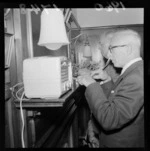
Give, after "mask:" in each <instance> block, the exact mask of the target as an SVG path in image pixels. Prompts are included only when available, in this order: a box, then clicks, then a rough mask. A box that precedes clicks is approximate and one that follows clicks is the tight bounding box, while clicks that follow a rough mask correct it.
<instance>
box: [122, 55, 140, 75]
mask: <svg viewBox="0 0 150 151" xmlns="http://www.w3.org/2000/svg"><path fill="white" fill-rule="evenodd" d="M140 60H142V58H141V57H138V58H136V59H133V60H131V61H129V62H128V63H127V64H126V65H125V66H124V67H123V68H122V71H121V74H120V75H122V74H123V73H124V72H125V70H126V69H127V68H128V67H129V66H131V65H132V64H133V63H135V62H137V61H140Z"/></svg>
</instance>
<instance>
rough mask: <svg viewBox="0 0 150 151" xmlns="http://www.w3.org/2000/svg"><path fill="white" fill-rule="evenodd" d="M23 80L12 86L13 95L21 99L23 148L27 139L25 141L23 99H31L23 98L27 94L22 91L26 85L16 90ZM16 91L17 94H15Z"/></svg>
mask: <svg viewBox="0 0 150 151" xmlns="http://www.w3.org/2000/svg"><path fill="white" fill-rule="evenodd" d="M22 84H23V82H20V83H17V84H16V85H14V86H13V87H12V88H10V90H11V93H12V96H13V97H14V98H15V99H18V100H19V101H20V116H21V122H22V128H21V143H22V148H25V141H24V128H25V122H24V114H23V107H22V101H23V100H29V99H23V97H24V96H25V92H24V91H23V92H21V90H23V89H24V86H22V87H21V88H19V89H18V90H17V91H16V90H15V89H16V87H18V86H20V85H22ZM15 91H16V92H15ZM20 92H21V93H22V94H21V97H19V93H20ZM14 93H15V95H14Z"/></svg>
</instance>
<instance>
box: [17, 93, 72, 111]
mask: <svg viewBox="0 0 150 151" xmlns="http://www.w3.org/2000/svg"><path fill="white" fill-rule="evenodd" d="M73 92H74V91H73V90H70V91H68V92H67V93H66V94H64V95H63V96H62V97H60V98H58V99H55V98H52V99H50V98H49V99H40V98H39V99H29V100H23V101H22V106H23V108H34V107H36V108H37V107H62V106H63V104H64V103H65V102H66V100H68V99H69V98H70V97H71V95H72V94H73ZM14 103H15V105H16V107H20V100H18V99H16V100H15V101H14Z"/></svg>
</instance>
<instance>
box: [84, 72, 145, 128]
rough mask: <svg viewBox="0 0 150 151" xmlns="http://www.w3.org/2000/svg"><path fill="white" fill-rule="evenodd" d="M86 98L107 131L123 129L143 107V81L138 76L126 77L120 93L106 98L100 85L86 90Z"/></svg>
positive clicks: (90, 86) (94, 85)
mask: <svg viewBox="0 0 150 151" xmlns="http://www.w3.org/2000/svg"><path fill="white" fill-rule="evenodd" d="M85 97H86V99H87V102H88V104H89V107H90V109H91V111H92V113H93V115H94V116H95V118H96V119H97V121H98V122H99V123H100V124H101V126H102V127H103V128H104V129H105V130H113V129H117V128H121V127H122V126H123V125H124V124H126V123H128V122H129V121H130V120H132V119H133V118H134V117H135V116H136V115H137V114H138V113H139V111H140V109H141V108H142V106H143V79H142V78H141V77H140V76H138V75H135V76H128V77H126V78H125V79H124V80H123V81H122V84H121V86H120V89H119V90H118V92H115V91H114V93H113V94H110V96H109V97H106V94H105V93H104V91H103V88H102V87H101V86H100V85H99V84H98V83H92V84H91V85H89V86H88V87H87V88H86V91H85Z"/></svg>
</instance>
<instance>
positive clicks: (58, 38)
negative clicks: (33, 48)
mask: <svg viewBox="0 0 150 151" xmlns="http://www.w3.org/2000/svg"><path fill="white" fill-rule="evenodd" d="M67 44H69V41H68V37H67V34H66V28H65V23H64V16H63V12H62V11H61V10H60V9H58V8H57V9H56V8H47V9H43V11H42V13H41V29H40V37H39V42H38V45H40V46H45V47H46V48H48V49H51V50H57V49H59V48H60V47H61V46H63V45H67Z"/></svg>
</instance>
